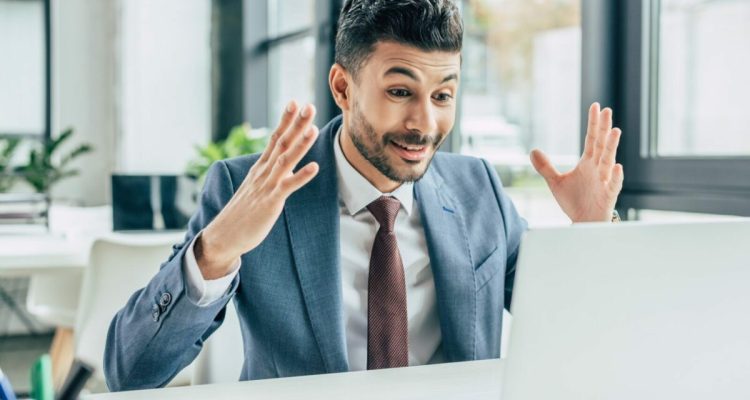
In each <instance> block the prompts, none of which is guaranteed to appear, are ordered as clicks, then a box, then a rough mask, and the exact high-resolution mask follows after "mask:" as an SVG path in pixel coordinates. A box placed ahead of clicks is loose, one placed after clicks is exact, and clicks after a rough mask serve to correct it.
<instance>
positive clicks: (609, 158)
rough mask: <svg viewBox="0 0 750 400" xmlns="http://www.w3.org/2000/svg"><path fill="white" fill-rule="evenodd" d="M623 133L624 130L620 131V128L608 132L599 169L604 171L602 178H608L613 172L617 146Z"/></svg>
mask: <svg viewBox="0 0 750 400" xmlns="http://www.w3.org/2000/svg"><path fill="white" fill-rule="evenodd" d="M621 135H622V131H620V128H615V129H612V130H611V131H610V132H609V134H607V139H606V142H607V145H606V147H605V149H604V153H603V154H602V158H601V160H600V161H599V170H600V171H602V180H608V179H609V178H610V176H611V174H612V166H614V165H615V157H616V156H617V146H618V145H619V144H620V136H621Z"/></svg>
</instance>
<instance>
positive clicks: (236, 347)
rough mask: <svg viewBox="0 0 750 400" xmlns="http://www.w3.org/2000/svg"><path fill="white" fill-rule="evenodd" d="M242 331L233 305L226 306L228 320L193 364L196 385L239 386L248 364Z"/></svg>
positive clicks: (225, 318)
mask: <svg viewBox="0 0 750 400" xmlns="http://www.w3.org/2000/svg"><path fill="white" fill-rule="evenodd" d="M244 350H245V349H244V347H243V342H242V331H241V330H240V321H239V318H238V317H237V310H236V309H235V308H234V301H230V302H229V304H227V311H226V316H225V317H224V322H223V323H222V324H221V326H220V327H219V329H217V330H216V331H215V332H214V333H213V334H211V337H209V338H208V340H206V341H205V342H204V343H203V349H202V350H201V352H200V354H199V355H198V357H197V358H196V359H195V362H193V365H194V367H195V368H194V370H193V385H204V384H208V383H227V382H237V381H238V380H239V378H240V373H241V372H242V365H243V363H244V362H245V356H244Z"/></svg>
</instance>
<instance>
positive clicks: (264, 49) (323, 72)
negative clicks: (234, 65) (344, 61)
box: [243, 0, 343, 127]
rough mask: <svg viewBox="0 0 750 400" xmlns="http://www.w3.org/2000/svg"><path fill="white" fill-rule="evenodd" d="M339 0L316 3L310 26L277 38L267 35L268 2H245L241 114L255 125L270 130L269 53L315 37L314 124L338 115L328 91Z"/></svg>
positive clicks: (248, 0)
mask: <svg viewBox="0 0 750 400" xmlns="http://www.w3.org/2000/svg"><path fill="white" fill-rule="evenodd" d="M342 5H343V1H342V0H330V1H329V0H315V16H314V20H313V24H312V25H310V26H307V27H303V28H300V29H298V30H295V31H292V32H288V33H284V34H281V35H278V36H270V35H269V25H268V23H269V22H268V12H269V0H265V1H255V0H244V18H243V20H244V23H243V26H244V34H243V36H244V52H245V67H244V71H245V73H244V75H245V79H244V85H245V86H244V99H245V105H244V114H245V117H246V119H247V120H248V121H250V122H251V123H252V124H253V125H254V126H268V127H272V126H273V125H275V124H276V121H269V116H270V110H269V106H270V105H269V101H268V99H269V96H270V93H271V90H272V88H271V87H270V84H271V82H270V80H269V79H268V78H269V76H270V58H271V57H270V56H271V54H270V52H271V51H272V50H273V49H274V48H276V47H278V46H283V45H285V44H288V43H290V42H294V41H297V40H300V39H303V38H307V37H311V36H312V37H315V62H314V65H311V66H310V67H312V68H314V69H315V76H316V77H318V78H319V79H316V80H315V85H314V91H315V93H314V96H315V107H316V108H317V116H316V121H315V122H316V124H318V125H322V124H325V123H327V122H328V121H329V120H330V119H331V118H333V117H335V116H336V115H338V114H339V110H338V108H337V107H336V104H335V102H334V101H333V97H332V96H331V94H330V90H329V88H328V79H327V78H328V72H329V70H330V68H331V65H332V64H333V62H334V46H335V38H336V24H337V20H338V15H339V11H340V10H341V7H342Z"/></svg>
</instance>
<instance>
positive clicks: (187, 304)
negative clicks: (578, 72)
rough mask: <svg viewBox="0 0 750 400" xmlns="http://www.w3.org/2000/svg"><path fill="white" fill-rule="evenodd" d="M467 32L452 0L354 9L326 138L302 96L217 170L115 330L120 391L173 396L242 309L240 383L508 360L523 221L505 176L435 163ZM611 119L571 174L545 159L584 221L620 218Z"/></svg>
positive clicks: (540, 166)
mask: <svg viewBox="0 0 750 400" xmlns="http://www.w3.org/2000/svg"><path fill="white" fill-rule="evenodd" d="M462 36H463V28H462V24H461V17H460V15H459V13H458V10H457V9H456V6H455V5H454V4H453V3H452V2H451V1H449V0H429V1H426V0H398V1H379V0H352V1H347V2H346V4H345V5H344V8H343V10H342V12H341V17H340V20H339V32H338V35H337V38H336V63H335V64H334V65H333V67H332V68H331V71H330V75H329V84H330V88H331V93H332V94H333V97H334V99H335V101H336V103H337V105H338V106H339V107H340V108H341V110H342V114H343V116H341V117H337V118H334V119H333V120H332V121H330V122H329V123H328V124H327V125H326V126H325V127H323V128H322V129H321V130H320V131H318V128H317V127H315V126H314V125H313V124H312V120H313V117H314V114H315V110H314V108H313V107H312V106H310V105H307V106H303V107H298V105H297V104H296V103H294V102H292V103H290V104H289V106H288V107H287V109H286V112H285V114H284V115H283V117H282V120H281V122H280V124H279V126H278V128H277V129H276V130H275V131H274V133H273V135H272V137H271V140H270V143H269V145H268V148H267V149H266V150H265V151H264V152H263V153H262V154H255V155H251V156H245V157H239V158H235V159H230V160H226V161H222V162H217V163H216V164H215V165H214V166H213V167H212V168H211V171H210V173H209V175H208V177H207V179H206V184H205V188H204V191H203V195H202V202H201V209H200V211H199V212H198V213H197V214H196V215H195V216H193V218H192V219H191V221H190V224H189V230H188V233H187V236H186V238H185V241H184V243H182V244H181V245H179V246H176V247H175V251H174V253H173V255H172V256H171V257H170V259H169V260H168V261H167V262H165V263H164V264H163V265H162V267H161V270H160V272H159V273H158V274H157V275H156V276H155V277H154V278H153V279H152V280H151V282H149V284H148V285H147V286H146V287H145V288H144V289H141V290H140V291H138V292H137V293H136V294H135V295H133V296H132V298H131V299H130V300H129V302H128V303H127V305H126V306H125V307H124V308H123V309H122V310H121V311H120V312H119V313H118V314H117V315H116V316H115V318H114V320H113V321H112V324H111V327H110V331H109V335H108V339H107V349H106V356H105V373H106V376H107V382H108V385H109V387H110V389H112V390H123V389H136V388H150V387H158V386H163V385H165V384H166V383H167V382H168V381H169V380H170V379H171V378H172V377H173V376H174V375H175V374H177V372H178V371H179V370H180V369H182V368H183V367H185V366H186V365H188V364H189V363H190V362H191V361H192V360H193V359H194V358H195V356H196V355H197V354H198V353H199V351H200V348H201V345H202V343H203V341H205V340H206V338H208V336H209V335H211V333H212V332H213V331H214V330H215V329H216V328H218V327H219V325H220V324H221V322H222V320H223V318H224V307H225V305H226V303H227V302H228V301H229V300H230V299H232V298H234V300H235V304H236V308H237V312H238V314H239V319H240V322H241V326H242V331H243V339H244V348H243V349H237V351H243V352H244V355H245V365H244V368H243V370H242V372H241V376H240V379H259V378H272V377H282V376H294V375H303V374H317V373H328V372H342V371H351V370H363V369H375V368H386V367H400V366H407V365H421V364H427V363H435V362H451V361H464V360H477V359H486V358H496V357H499V356H500V333H501V329H502V326H501V325H502V310H503V307H504V306H505V307H508V306H509V304H510V299H511V291H512V287H513V277H514V274H515V261H516V257H517V254H518V248H519V242H520V239H521V235H522V233H523V232H524V230H525V229H526V224H525V222H524V221H523V220H522V219H521V218H520V217H519V216H518V214H517V213H516V210H515V209H514V207H513V205H512V203H511V201H510V200H509V198H508V197H507V196H506V195H505V194H504V192H503V189H502V186H501V184H500V181H499V180H498V178H497V176H496V174H495V172H494V170H493V168H492V167H491V166H490V165H489V164H488V163H487V162H486V161H482V160H479V159H474V158H470V157H464V156H459V155H454V154H446V153H436V151H437V149H438V147H439V146H440V145H441V144H442V143H443V141H444V140H445V138H446V137H447V135H448V133H449V132H450V131H451V129H452V128H453V124H454V121H455V114H456V100H455V98H456V95H457V92H458V86H459V77H460V69H461V56H460V50H461V43H462ZM611 118H612V114H611V110H609V109H605V110H604V111H600V110H599V106H598V105H597V104H594V105H593V106H592V108H591V110H590V115H589V122H588V134H587V138H586V144H585V150H584V154H583V157H582V158H581V161H580V163H579V164H578V165H577V166H576V167H575V169H573V170H572V171H570V172H568V173H565V174H560V173H558V172H557V171H556V170H555V169H554V168H553V167H552V166H551V164H550V163H549V161H548V159H547V158H546V157H545V155H544V154H542V153H541V152H539V151H534V152H533V153H532V162H533V164H534V166H535V167H536V169H537V170H538V171H539V172H540V174H542V176H544V178H545V179H546V180H547V182H548V184H549V186H550V188H551V190H552V193H553V194H554V196H555V198H556V199H557V201H558V203H559V204H560V206H561V207H562V209H563V210H564V211H565V212H566V213H567V215H568V216H570V218H571V219H572V220H573V222H582V221H609V220H610V218H611V215H612V210H613V207H614V204H615V201H616V198H617V194H618V193H619V191H620V188H621V186H622V179H623V172H622V167H621V166H620V165H619V164H615V159H614V157H615V152H616V149H617V145H618V142H619V136H620V132H619V130H617V129H612V127H611V123H612V122H611Z"/></svg>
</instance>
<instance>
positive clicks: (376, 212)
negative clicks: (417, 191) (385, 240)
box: [367, 196, 401, 232]
mask: <svg viewBox="0 0 750 400" xmlns="http://www.w3.org/2000/svg"><path fill="white" fill-rule="evenodd" d="M400 208H401V202H400V201H398V199H397V198H395V197H391V196H380V197H379V198H378V199H377V200H375V201H373V202H372V203H370V204H368V205H367V209H368V210H369V211H370V213H371V214H372V215H373V216H374V217H375V219H376V220H377V221H378V223H379V224H380V227H381V228H384V229H385V230H386V231H388V232H393V225H394V224H395V223H396V216H397V215H398V210H399V209H400Z"/></svg>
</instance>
